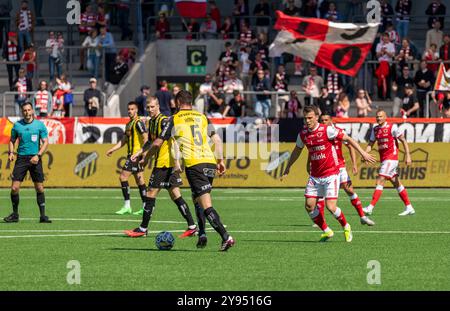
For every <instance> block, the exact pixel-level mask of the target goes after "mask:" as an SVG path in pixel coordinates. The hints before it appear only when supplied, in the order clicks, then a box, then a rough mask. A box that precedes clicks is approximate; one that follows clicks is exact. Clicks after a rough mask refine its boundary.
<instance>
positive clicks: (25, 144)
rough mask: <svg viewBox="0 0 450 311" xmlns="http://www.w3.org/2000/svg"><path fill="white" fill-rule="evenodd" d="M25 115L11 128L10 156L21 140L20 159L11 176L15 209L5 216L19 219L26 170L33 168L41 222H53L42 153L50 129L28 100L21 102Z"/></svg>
mask: <svg viewBox="0 0 450 311" xmlns="http://www.w3.org/2000/svg"><path fill="white" fill-rule="evenodd" d="M22 114H23V119H22V120H20V121H17V122H16V123H14V126H13V128H12V130H11V140H10V141H9V149H8V160H9V161H11V162H12V161H14V158H15V154H14V147H15V144H16V142H17V140H19V147H18V148H17V161H16V164H15V165H14V170H13V173H12V176H11V179H12V184H11V203H12V208H13V212H12V214H11V215H9V216H8V217H5V218H4V219H3V220H4V221H5V222H18V221H19V190H20V185H21V184H22V182H23V180H24V178H25V176H26V175H27V172H28V171H29V172H30V175H31V179H32V180H33V183H34V188H35V189H36V199H37V204H38V206H39V212H40V214H41V217H40V219H39V222H41V223H51V220H50V219H48V217H47V216H45V195H44V184H43V183H44V171H43V169H42V161H41V157H42V155H43V154H44V152H45V151H46V150H47V147H48V132H47V128H46V127H45V125H44V123H42V122H41V121H39V120H36V119H35V118H34V111H33V106H32V105H31V103H29V102H26V103H25V104H23V105H22Z"/></svg>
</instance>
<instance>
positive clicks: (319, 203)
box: [317, 199, 325, 217]
mask: <svg viewBox="0 0 450 311" xmlns="http://www.w3.org/2000/svg"><path fill="white" fill-rule="evenodd" d="M317 208H318V209H319V212H320V214H321V215H322V216H323V217H325V199H319V200H318V201H317Z"/></svg>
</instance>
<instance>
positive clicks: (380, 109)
mask: <svg viewBox="0 0 450 311" xmlns="http://www.w3.org/2000/svg"><path fill="white" fill-rule="evenodd" d="M378 112H384V113H386V111H384V109H383V108H378V109H377V112H376V113H378Z"/></svg>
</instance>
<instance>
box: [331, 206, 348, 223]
mask: <svg viewBox="0 0 450 311" xmlns="http://www.w3.org/2000/svg"><path fill="white" fill-rule="evenodd" d="M333 215H334V217H336V219H337V221H339V223H340V224H341V226H342V227H345V226H346V225H347V220H346V219H345V216H344V213H343V212H342V211H341V209H340V208H339V207H337V208H336V211H335V212H334V213H333Z"/></svg>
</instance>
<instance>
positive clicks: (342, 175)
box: [339, 167, 352, 184]
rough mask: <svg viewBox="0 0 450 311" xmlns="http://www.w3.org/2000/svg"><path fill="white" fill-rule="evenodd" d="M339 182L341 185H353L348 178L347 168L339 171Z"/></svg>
mask: <svg viewBox="0 0 450 311" xmlns="http://www.w3.org/2000/svg"><path fill="white" fill-rule="evenodd" d="M339 182H340V183H341V184H345V183H351V182H352V180H351V179H350V176H348V172H347V169H346V168H345V167H341V168H340V169H339Z"/></svg>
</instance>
